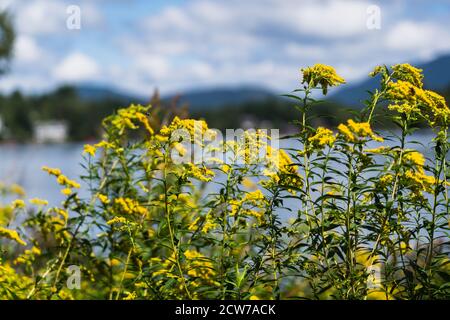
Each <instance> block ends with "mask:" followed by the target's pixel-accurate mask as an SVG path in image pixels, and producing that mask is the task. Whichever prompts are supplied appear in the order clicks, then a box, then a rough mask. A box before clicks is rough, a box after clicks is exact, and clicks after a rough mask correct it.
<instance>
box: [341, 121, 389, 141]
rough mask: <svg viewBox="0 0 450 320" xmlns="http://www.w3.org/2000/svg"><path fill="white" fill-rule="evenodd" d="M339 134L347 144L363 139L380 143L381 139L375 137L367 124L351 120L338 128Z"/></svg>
mask: <svg viewBox="0 0 450 320" xmlns="http://www.w3.org/2000/svg"><path fill="white" fill-rule="evenodd" d="M338 130H339V133H340V134H341V135H342V136H343V137H344V139H345V140H347V141H348V142H353V143H356V142H358V141H360V140H361V139H364V138H371V139H372V140H374V141H378V142H382V141H383V138H382V137H379V136H377V135H376V134H375V133H374V132H373V131H372V128H371V127H370V124H369V123H368V122H355V121H353V120H352V119H349V120H347V124H342V123H341V124H340V125H339V126H338Z"/></svg>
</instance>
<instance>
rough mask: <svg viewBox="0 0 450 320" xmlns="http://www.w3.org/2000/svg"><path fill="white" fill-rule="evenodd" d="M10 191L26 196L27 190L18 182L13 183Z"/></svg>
mask: <svg viewBox="0 0 450 320" xmlns="http://www.w3.org/2000/svg"><path fill="white" fill-rule="evenodd" d="M10 191H11V192H12V193H15V194H17V195H18V196H22V197H23V196H24V195H25V190H23V188H22V187H21V186H19V185H18V184H13V185H12V186H11V188H10Z"/></svg>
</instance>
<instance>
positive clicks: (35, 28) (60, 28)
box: [2, 0, 104, 35]
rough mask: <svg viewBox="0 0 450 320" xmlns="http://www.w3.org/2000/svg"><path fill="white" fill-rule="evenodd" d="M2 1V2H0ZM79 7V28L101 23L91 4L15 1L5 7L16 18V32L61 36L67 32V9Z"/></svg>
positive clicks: (37, 0) (99, 14) (98, 14)
mask: <svg viewBox="0 0 450 320" xmlns="http://www.w3.org/2000/svg"><path fill="white" fill-rule="evenodd" d="M2 1H3V0H2ZM73 4H75V5H79V6H80V9H81V26H82V28H84V27H95V26H99V25H100V24H101V23H103V21H104V18H103V15H102V14H101V12H100V10H99V9H98V8H97V7H96V6H95V5H94V4H92V3H91V2H88V1H86V0H84V1H70V0H63V1H61V0H15V1H12V2H9V3H8V5H5V8H7V9H8V10H10V11H12V13H13V14H14V16H15V17H16V24H17V29H18V32H19V33H21V34H29V35H48V34H61V33H64V32H67V31H68V29H67V27H66V20H67V18H68V17H69V14H68V13H67V8H68V6H70V5H73Z"/></svg>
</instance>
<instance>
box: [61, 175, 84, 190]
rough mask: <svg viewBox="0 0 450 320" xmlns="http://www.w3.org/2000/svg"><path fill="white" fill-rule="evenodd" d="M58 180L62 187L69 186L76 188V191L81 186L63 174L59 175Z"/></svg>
mask: <svg viewBox="0 0 450 320" xmlns="http://www.w3.org/2000/svg"><path fill="white" fill-rule="evenodd" d="M56 180H57V182H58V183H59V184H60V185H62V186H67V187H69V188H75V189H79V188H80V184H79V183H78V182H76V181H74V180H70V179H68V178H67V177H66V176H65V175H62V174H61V175H59V176H58V177H57V179H56Z"/></svg>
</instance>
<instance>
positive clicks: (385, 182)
mask: <svg viewBox="0 0 450 320" xmlns="http://www.w3.org/2000/svg"><path fill="white" fill-rule="evenodd" d="M392 181H394V176H393V175H392V174H384V175H382V176H381V177H380V179H379V180H378V185H379V186H380V187H381V188H383V189H386V187H387V186H389V185H390V184H391V183H392Z"/></svg>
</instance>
